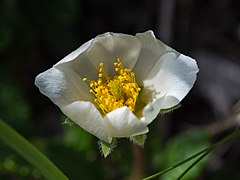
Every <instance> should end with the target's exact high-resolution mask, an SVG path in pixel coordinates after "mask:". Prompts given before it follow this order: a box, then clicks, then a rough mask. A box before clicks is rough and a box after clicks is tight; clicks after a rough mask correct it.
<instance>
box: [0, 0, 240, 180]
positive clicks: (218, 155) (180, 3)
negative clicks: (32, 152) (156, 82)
mask: <svg viewBox="0 0 240 180" xmlns="http://www.w3.org/2000/svg"><path fill="white" fill-rule="evenodd" d="M239 10H240V1H239V0H221V1H220V0H151V1H150V0H149V1H147V0H132V1H130V0H128V1H127V0H122V1H111V0H102V1H94V0H81V1H77V0H68V1H66V0H52V1H30V0H25V1H19V0H2V1H1V2H0V118H2V119H3V120H4V121H6V122H7V123H8V124H10V125H11V126H12V127H14V128H15V129H16V130H17V131H18V132H20V133H21V134H22V135H23V136H24V137H26V138H27V139H28V140H29V141H31V142H32V143H33V144H34V145H35V146H36V147H37V148H38V149H39V150H41V151H42V152H43V153H44V154H45V155H46V156H47V157H49V158H50V159H51V160H52V161H53V162H54V163H55V164H56V165H57V166H58V167H59V168H60V169H61V170H62V171H63V172H64V173H65V174H66V175H67V176H68V177H69V178H70V179H96V178H97V179H128V178H129V177H131V178H133V179H134V178H135V179H137V178H138V177H139V176H140V177H143V176H147V175H151V174H153V173H156V172H158V171H160V170H162V169H164V168H166V167H168V166H169V165H172V164H173V163H174V162H177V161H179V160H181V159H183V157H184V156H189V155H191V154H193V153H195V152H197V151H198V150H200V149H202V148H205V147H207V145H208V144H209V143H210V142H211V143H213V142H215V141H216V140H218V139H219V138H221V137H223V136H224V135H226V134H227V133H228V132H230V130H231V129H233V128H234V127H235V126H237V125H239V122H240V120H239V117H238V119H237V120H236V119H234V118H232V117H235V116H234V115H236V114H237V113H239V105H236V104H237V102H238V100H239V98H240V11H239ZM146 30H153V31H154V33H155V35H156V37H157V38H158V39H161V40H162V41H163V42H165V43H166V44H168V45H169V46H171V47H173V48H174V49H176V50H177V51H179V52H181V53H183V54H186V55H188V56H191V57H193V58H195V59H196V60H197V62H198V65H199V68H200V72H199V74H198V79H197V83H196V84H195V86H194V88H193V89H192V90H191V92H190V94H189V95H188V96H187V97H186V98H185V99H184V100H183V102H182V105H183V107H181V108H180V109H178V110H175V111H174V112H172V113H170V114H167V115H164V116H159V117H158V118H157V119H156V120H155V121H154V122H153V123H152V124H151V125H150V133H149V134H148V139H147V141H146V145H145V148H144V149H139V148H137V147H135V146H133V145H132V144H131V143H129V142H128V140H127V139H120V140H119V143H118V147H117V148H116V149H115V150H114V151H113V153H112V154H111V155H110V157H109V158H107V159H104V158H103V157H102V156H101V153H100V152H99V148H98V144H97V141H98V140H97V138H95V137H93V136H91V135H89V134H87V133H85V132H84V131H83V130H82V129H81V128H79V127H77V126H68V125H63V124H62V123H63V121H64V119H65V117H64V116H63V114H62V113H61V112H60V110H59V109H58V107H56V106H55V105H54V104H53V103H52V102H51V101H50V100H49V99H48V98H47V97H45V96H44V95H42V94H41V93H40V92H39V91H38V89H37V87H35V86H34V79H35V77H36V75H37V74H39V73H40V72H43V71H45V70H47V69H49V68H50V67H52V65H53V64H55V63H56V62H58V61H59V60H61V59H62V58H63V57H64V56H66V55H67V54H69V53H70V52H71V51H73V50H75V49H76V48H78V47H79V46H80V45H81V44H83V43H84V42H86V41H88V40H89V39H91V38H94V37H95V36H96V35H98V34H101V33H104V32H108V31H112V32H119V33H127V34H132V35H135V34H136V33H138V32H144V31H146ZM239 140H240V139H239V138H235V139H234V140H232V141H230V142H228V143H226V144H224V145H222V146H221V147H220V148H218V149H217V150H216V151H214V153H213V154H212V155H211V156H210V157H208V158H207V159H206V160H205V162H203V163H202V166H201V167H197V168H196V171H194V172H193V173H192V175H191V176H189V177H188V178H186V179H240V172H239V171H240V168H239V167H240V163H239V162H240V154H239V152H240V144H239ZM181 150H182V151H181ZM139 157H141V158H139ZM136 159H137V160H136ZM139 164H141V165H140V166H139ZM0 179H44V178H43V177H42V176H41V174H40V172H39V171H38V170H36V169H35V168H34V167H32V166H31V165H30V164H28V162H25V161H24V160H23V159H22V158H21V157H20V156H19V155H18V154H16V153H15V152H14V151H12V150H11V149H10V148H9V147H7V146H5V144H3V143H0ZM162 179H172V176H170V175H167V176H164V177H162Z"/></svg>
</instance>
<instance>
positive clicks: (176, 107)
mask: <svg viewBox="0 0 240 180" xmlns="http://www.w3.org/2000/svg"><path fill="white" fill-rule="evenodd" d="M180 107H182V105H181V104H180V103H179V104H177V105H176V106H173V107H171V108H168V109H161V110H160V114H166V113H170V112H172V111H173V110H176V109H178V108H180Z"/></svg>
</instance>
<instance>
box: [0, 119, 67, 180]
mask: <svg viewBox="0 0 240 180" xmlns="http://www.w3.org/2000/svg"><path fill="white" fill-rule="evenodd" d="M0 139H2V140H3V141H4V142H5V143H6V144H7V145H8V146H10V147H11V148H12V149H14V150H15V151H17V152H18V153H19V154H20V155H21V156H22V157H24V158H25V159H26V160H27V161H28V162H29V163H31V164H32V165H34V166H35V167H36V168H37V169H39V170H40V171H41V173H42V174H43V175H44V176H45V177H46V179H49V180H55V179H61V180H65V179H68V178H67V177H66V176H65V175H64V174H63V173H62V172H61V171H60V170H59V169H58V168H57V167H56V166H55V165H54V164H53V163H52V162H51V161H50V160H49V159H48V158H47V157H46V156H44V155H43V154H42V153H41V152H40V151H38V150H37V149H36V148H35V147H34V146H33V145H32V144H31V143H30V142H28V141H27V140H26V139H25V138H24V137H22V136H21V135H20V134H19V133H18V132H16V131H15V130H14V129H12V128H11V127H10V126H9V125H7V124H6V123H5V122H4V121H2V120H1V119H0Z"/></svg>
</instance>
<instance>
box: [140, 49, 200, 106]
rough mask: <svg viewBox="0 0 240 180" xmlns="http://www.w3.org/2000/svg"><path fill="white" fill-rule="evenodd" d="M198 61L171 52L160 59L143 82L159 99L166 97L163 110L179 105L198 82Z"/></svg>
mask: <svg viewBox="0 0 240 180" xmlns="http://www.w3.org/2000/svg"><path fill="white" fill-rule="evenodd" d="M197 72H198V67H197V64H196V61H195V60H194V59H192V58H190V57H187V56H185V55H183V54H179V53H178V52H175V53H174V52H169V53H166V54H164V55H163V56H161V57H160V59H159V60H158V61H157V63H156V64H155V66H154V68H153V69H152V70H151V72H150V73H149V75H148V77H147V79H146V80H144V81H143V84H144V88H147V89H149V90H150V91H153V93H155V96H156V97H157V98H158V97H159V96H162V94H164V95H165V98H166V99H165V100H164V104H163V107H162V108H163V109H167V108H171V107H173V106H175V105H177V104H178V103H179V102H180V101H181V100H182V99H183V98H184V97H185V96H186V95H187V93H188V92H189V91H190V89H191V88H192V87H193V84H194V82H195V81H196V74H197Z"/></svg>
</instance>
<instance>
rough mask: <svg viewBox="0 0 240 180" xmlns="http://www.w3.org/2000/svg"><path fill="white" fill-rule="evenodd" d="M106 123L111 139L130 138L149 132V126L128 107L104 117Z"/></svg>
mask: <svg viewBox="0 0 240 180" xmlns="http://www.w3.org/2000/svg"><path fill="white" fill-rule="evenodd" d="M104 121H105V125H106V129H107V132H108V134H109V136H111V137H130V136H136V135H140V134H144V133H147V132H148V128H147V126H145V125H144V124H143V123H142V122H141V121H140V120H139V119H138V118H137V117H136V116H135V115H134V114H133V113H132V111H131V110H130V109H129V108H128V107H126V106H123V107H121V108H118V109H115V110H113V111H111V112H110V113H108V114H107V115H106V116H105V117H104Z"/></svg>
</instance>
